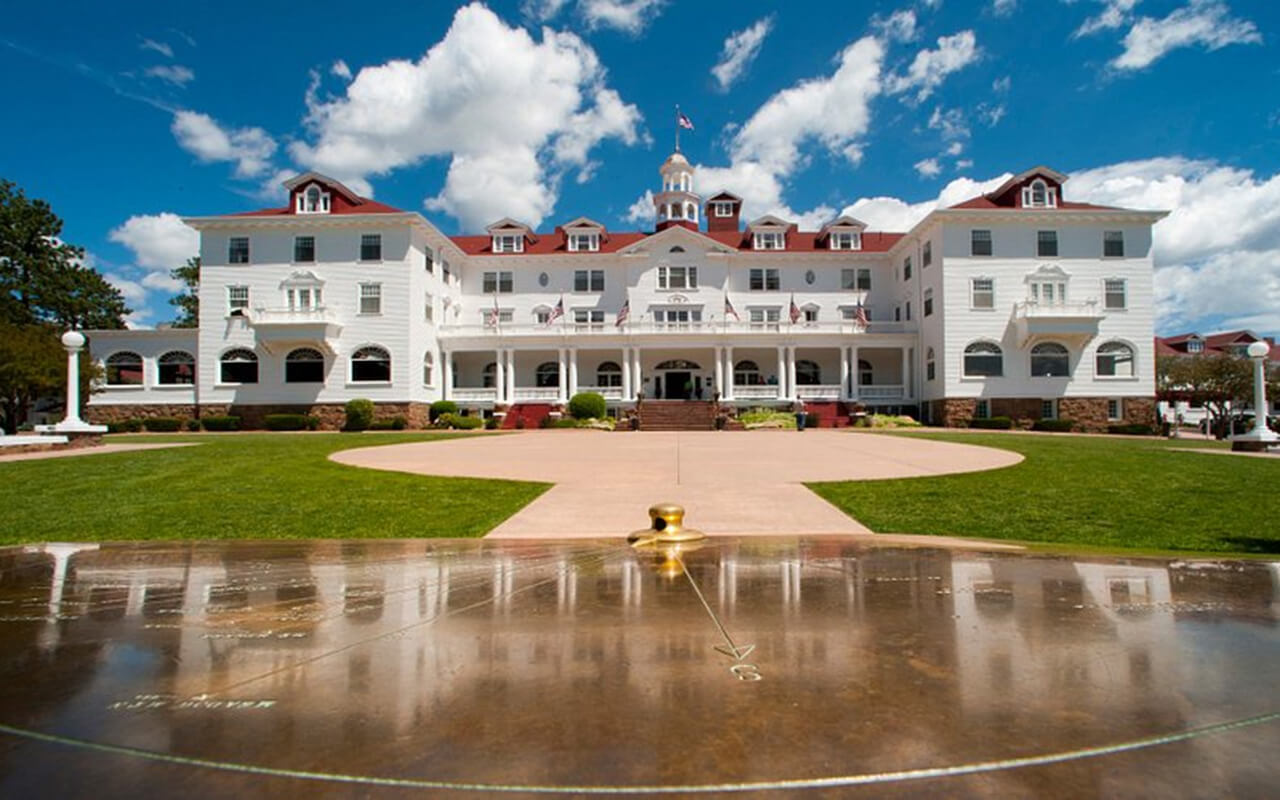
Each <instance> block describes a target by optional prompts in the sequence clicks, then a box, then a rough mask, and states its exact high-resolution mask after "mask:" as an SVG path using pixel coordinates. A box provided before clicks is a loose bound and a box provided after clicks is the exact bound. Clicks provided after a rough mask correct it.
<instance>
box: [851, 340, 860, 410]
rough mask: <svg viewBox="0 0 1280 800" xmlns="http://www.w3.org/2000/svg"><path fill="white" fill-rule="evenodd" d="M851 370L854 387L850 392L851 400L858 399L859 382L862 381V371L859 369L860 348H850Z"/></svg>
mask: <svg viewBox="0 0 1280 800" xmlns="http://www.w3.org/2000/svg"><path fill="white" fill-rule="evenodd" d="M849 369H850V370H851V371H852V372H853V387H852V388H851V389H850V390H849V399H850V400H857V399H858V388H859V387H858V381H860V380H861V379H862V373H861V370H860V369H859V368H858V348H856V347H851V348H849Z"/></svg>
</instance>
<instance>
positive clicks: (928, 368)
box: [924, 347, 937, 381]
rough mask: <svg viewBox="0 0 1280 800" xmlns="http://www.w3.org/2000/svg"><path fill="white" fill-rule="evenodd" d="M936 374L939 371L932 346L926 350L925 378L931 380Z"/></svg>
mask: <svg viewBox="0 0 1280 800" xmlns="http://www.w3.org/2000/svg"><path fill="white" fill-rule="evenodd" d="M936 375H937V371H936V369H935V366H934V355H933V348H932V347H930V348H929V349H928V350H925V351H924V379H925V380H927V381H931V380H933V379H934V378H935V377H936Z"/></svg>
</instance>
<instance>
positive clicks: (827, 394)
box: [796, 384, 840, 400]
mask: <svg viewBox="0 0 1280 800" xmlns="http://www.w3.org/2000/svg"><path fill="white" fill-rule="evenodd" d="M796 397H798V398H799V399H801V400H839V399H840V385H839V384H836V385H834V386H797V387H796Z"/></svg>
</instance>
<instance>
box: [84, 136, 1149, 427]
mask: <svg viewBox="0 0 1280 800" xmlns="http://www.w3.org/2000/svg"><path fill="white" fill-rule="evenodd" d="M660 172H661V175H662V187H661V189H662V190H661V191H660V192H658V193H657V194H656V195H655V196H654V205H655V213H656V226H655V230H653V231H644V232H631V231H628V232H618V231H612V230H609V229H608V228H607V227H606V226H604V225H603V224H601V223H599V222H596V221H594V220H592V219H589V218H587V217H578V218H576V219H572V220H569V221H566V222H564V223H563V224H562V225H559V226H558V227H556V228H555V229H554V230H553V231H550V232H542V233H538V232H535V231H533V230H532V229H530V228H529V227H528V226H526V225H523V224H521V223H520V222H517V221H514V220H510V219H503V220H499V221H497V222H495V223H493V224H492V225H490V226H489V228H488V230H487V232H486V233H485V234H484V235H474V236H447V235H445V234H443V233H441V232H440V231H439V230H438V229H437V228H436V227H435V225H433V224H432V223H431V222H430V221H428V220H427V219H425V218H424V217H423V216H422V215H420V214H417V213H413V212H404V211H400V210H398V209H395V208H391V207H389V206H386V205H384V204H381V203H378V202H375V201H372V200H368V199H365V198H361V197H358V196H357V195H355V194H354V193H353V192H351V191H350V190H349V189H347V188H346V187H345V186H343V185H342V184H340V183H338V182H337V181H335V180H332V179H330V178H327V177H325V176H323V175H318V174H315V173H307V174H305V175H300V176H298V177H296V178H294V179H292V180H290V181H288V182H287V183H286V186H287V188H288V189H289V192H290V200H289V203H288V205H287V206H285V207H284V208H276V209H267V210H262V211H253V212H247V213H240V214H231V215H227V216H209V217H190V218H187V219H186V220H185V221H186V223H187V224H188V225H190V226H191V227H193V228H195V229H196V230H198V231H199V232H200V257H201V263H202V268H201V278H200V288H199V296H200V317H199V327H198V328H196V329H186V330H181V329H159V330H154V331H93V332H89V333H90V341H91V347H92V353H93V357H94V358H95V359H97V360H99V361H101V362H102V363H103V364H104V365H105V366H106V376H107V377H106V385H105V386H103V387H102V391H101V392H99V393H97V394H95V395H93V397H92V399H91V401H90V405H89V414H90V416H91V418H93V419H95V420H97V421H107V420H113V419H122V418H128V417H140V416H155V415H165V416H180V417H190V416H203V415H211V414H225V413H232V414H238V415H241V416H242V417H243V418H245V421H246V422H248V423H249V424H253V422H254V421H256V420H259V419H260V417H261V416H262V415H263V414H265V413H272V412H277V411H303V412H309V413H316V414H318V415H320V416H321V417H322V419H323V420H324V421H325V423H326V425H328V424H335V423H338V422H340V420H341V414H340V409H341V407H342V405H343V404H344V403H345V402H346V401H347V400H350V399H352V398H357V397H364V398H369V399H371V400H373V401H374V402H375V403H377V404H378V406H379V413H380V414H382V415H390V414H405V415H406V416H408V417H409V418H410V420H411V423H416V424H420V423H422V422H423V421H424V420H425V417H426V409H427V407H428V406H429V404H430V403H431V402H433V401H435V400H440V399H449V400H453V401H455V402H457V403H458V404H459V405H460V406H462V407H465V408H470V409H473V410H475V411H482V412H485V413H489V412H493V411H496V412H499V413H503V412H506V413H505V414H504V419H506V422H507V424H508V425H510V424H512V423H513V422H514V420H515V419H516V418H518V417H520V416H521V415H523V416H524V418H525V419H526V421H531V420H534V419H536V418H537V417H538V416H541V415H545V414H546V413H547V411H549V410H550V409H551V408H553V407H555V406H557V405H559V404H563V403H565V402H566V401H567V399H568V398H569V397H570V396H572V395H573V394H574V393H576V392H582V391H595V392H599V393H601V394H602V395H604V396H605V398H606V399H607V401H608V403H609V405H610V407H611V408H615V409H619V410H626V409H630V408H633V407H635V406H636V404H637V402H638V401H641V400H643V403H642V405H641V415H642V417H643V414H644V408H645V407H646V406H648V407H652V406H654V405H656V404H655V403H654V402H653V401H659V400H662V401H684V402H686V403H690V404H691V406H692V404H693V403H696V401H698V400H702V401H704V402H710V401H713V400H715V399H717V398H718V401H719V403H720V405H721V406H722V407H725V406H729V407H738V408H742V407H750V406H763V405H778V406H786V407H790V406H792V405H793V404H795V403H797V402H803V403H804V404H805V406H806V408H808V409H809V410H812V411H816V412H818V413H819V414H820V416H821V417H822V418H823V420H824V424H826V423H828V422H829V421H831V420H837V421H840V420H843V419H845V418H847V416H848V414H850V413H852V412H854V411H855V410H857V409H858V408H859V407H861V408H866V409H872V410H874V409H879V410H888V411H905V412H907V413H911V414H913V415H920V416H922V418H923V419H924V420H925V421H928V422H931V423H934V424H947V425H960V424H964V423H965V422H966V421H967V420H968V419H969V418H971V417H974V416H999V415H1009V416H1014V417H1018V418H1021V419H1024V420H1032V419H1038V418H1041V417H1046V416H1052V417H1062V418H1071V419H1075V420H1077V421H1079V422H1081V423H1084V424H1085V425H1086V426H1088V427H1091V428H1100V427H1103V426H1105V425H1106V424H1107V422H1108V421H1128V422H1150V421H1152V418H1153V415H1154V402H1153V401H1154V395H1155V386H1154V353H1153V323H1152V316H1153V309H1152V261H1151V244H1152V233H1151V229H1152V225H1153V224H1154V223H1155V222H1157V221H1158V220H1159V219H1161V218H1162V217H1163V216H1164V212H1159V211H1135V210H1125V209H1118V208H1107V207H1101V206H1093V205H1087V204H1083V203H1073V202H1069V201H1067V200H1066V199H1065V198H1064V196H1063V184H1064V182H1065V181H1066V176H1064V175H1062V174H1060V173H1058V172H1055V171H1054V170H1051V169H1048V168H1044V167H1038V168H1035V169H1032V170H1028V171H1027V172H1024V173H1022V174H1020V175H1018V176H1016V177H1014V178H1012V179H1010V180H1009V181H1008V182H1007V183H1006V184H1005V185H1003V186H1002V187H1000V188H999V189H997V190H996V191H994V192H992V193H990V194H987V195H984V196H981V197H977V198H974V199H972V200H970V201H967V202H964V203H961V204H959V205H956V206H952V207H950V208H944V209H938V210H936V211H933V212H932V213H930V214H929V215H928V216H927V217H925V218H924V219H923V220H921V221H920V222H919V223H918V224H916V225H915V226H914V227H913V228H912V229H911V230H910V231H907V232H905V233H902V232H881V231H871V230H867V229H866V226H865V225H864V224H863V223H861V222H859V221H858V220H856V219H853V218H850V217H847V216H846V217H840V218H839V219H836V220H833V221H832V222H830V223H828V224H827V225H824V226H823V227H822V228H821V229H820V230H818V231H801V230H799V229H798V227H797V226H796V225H795V224H793V223H790V222H788V221H787V220H783V219H778V218H776V217H772V216H766V217H761V218H759V219H756V220H752V221H750V222H747V223H745V224H743V223H742V222H741V221H740V219H739V212H740V208H741V200H740V199H739V198H737V197H735V196H734V195H732V194H729V193H725V192H722V193H719V194H716V195H713V196H711V197H709V198H705V199H704V198H702V197H700V196H698V195H697V194H695V193H694V191H693V185H694V169H693V167H692V166H691V165H690V164H689V162H688V161H687V160H686V159H685V158H684V157H683V156H682V155H681V154H680V153H678V152H677V153H674V154H672V155H671V156H670V157H669V158H668V159H667V160H666V161H665V162H664V163H663V164H662V166H661V169H660ZM704 223H705V224H704ZM561 308H562V309H563V314H562V315H557V311H558V309H561ZM624 309H625V312H624ZM620 315H621V316H622V317H623V318H622V319H619V317H620Z"/></svg>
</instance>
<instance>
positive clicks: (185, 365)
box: [156, 350, 196, 386]
mask: <svg viewBox="0 0 1280 800" xmlns="http://www.w3.org/2000/svg"><path fill="white" fill-rule="evenodd" d="M156 372H157V373H158V374H157V375H156V380H157V383H159V384H160V385H161V386H189V385H191V384H193V383H195V382H196V359H195V356H193V355H191V354H190V353H188V352H186V351H185V350H170V351H169V352H168V353H165V354H164V355H162V356H160V358H158V359H157V360H156Z"/></svg>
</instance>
